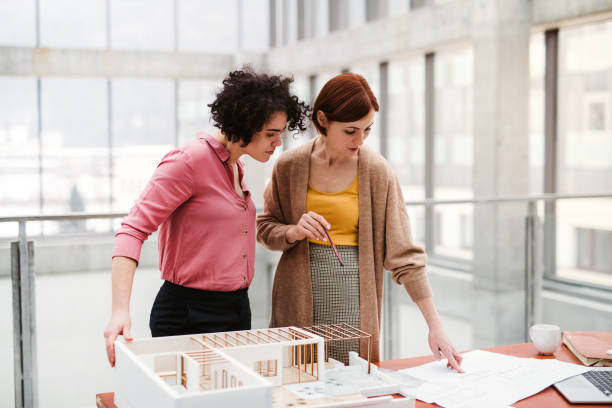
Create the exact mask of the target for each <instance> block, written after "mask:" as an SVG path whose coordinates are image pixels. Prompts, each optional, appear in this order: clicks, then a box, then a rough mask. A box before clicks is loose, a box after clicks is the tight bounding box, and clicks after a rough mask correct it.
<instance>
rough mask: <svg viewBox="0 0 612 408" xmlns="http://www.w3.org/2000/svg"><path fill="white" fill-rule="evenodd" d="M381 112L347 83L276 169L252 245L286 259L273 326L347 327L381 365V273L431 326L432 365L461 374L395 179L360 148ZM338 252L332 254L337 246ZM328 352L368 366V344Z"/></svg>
mask: <svg viewBox="0 0 612 408" xmlns="http://www.w3.org/2000/svg"><path fill="white" fill-rule="evenodd" d="M378 109H379V107H378V102H377V100H376V97H375V96H374V94H373V93H372V90H371V89H370V86H369V85H368V83H367V82H366V80H365V79H364V78H363V77H362V76H361V75H357V74H354V73H344V74H341V75H338V76H336V77H334V78H332V79H331V80H329V81H328V82H327V83H326V84H325V86H323V89H321V92H320V93H319V95H318V96H317V98H316V100H315V103H314V106H313V112H312V122H313V123H314V126H315V128H316V130H317V132H318V137H316V138H315V139H313V140H312V141H310V142H308V143H306V144H304V145H302V146H300V147H298V148H295V149H292V150H290V151H288V152H286V153H284V154H283V155H282V156H281V157H280V158H279V159H278V160H277V162H276V164H275V166H274V171H273V174H272V180H271V181H270V183H269V185H268V186H267V188H266V191H265V193H264V200H265V201H264V212H263V214H261V215H259V216H258V217H257V239H258V241H259V242H260V243H262V244H263V245H264V246H266V247H267V248H269V249H272V250H281V251H283V254H282V256H281V258H280V261H279V263H278V266H277V269H276V274H275V277H274V288H273V292H272V317H271V322H270V325H271V326H272V327H280V326H290V325H295V326H311V325H325V324H336V323H347V324H349V325H351V326H353V327H357V328H360V329H361V330H363V331H365V332H367V333H370V334H371V335H372V343H373V344H372V346H373V347H372V350H371V357H372V360H373V361H377V360H378V359H379V349H380V341H379V339H380V325H381V312H382V291H383V269H386V270H388V271H391V273H392V278H393V280H394V281H395V282H396V283H398V284H401V285H403V286H404V287H405V288H406V290H407V292H408V294H409V295H410V297H411V298H412V300H413V301H414V302H415V303H416V304H417V305H418V307H419V309H420V310H421V313H422V314H423V317H424V318H425V320H426V321H427V324H428V326H429V339H428V340H429V346H430V347H431V349H432V351H433V353H434V355H435V356H436V358H441V355H443V356H444V357H446V358H447V359H448V366H449V367H452V368H454V369H455V370H457V371H461V368H460V363H461V356H460V355H459V354H458V353H457V352H456V350H455V348H454V347H453V345H452V343H451V342H450V340H449V339H448V337H447V335H446V333H445V331H444V328H443V326H442V323H441V320H440V317H439V315H438V313H437V311H436V308H435V306H434V303H433V299H432V294H431V288H430V286H429V282H428V280H427V275H426V273H425V263H426V255H425V252H424V251H423V249H422V248H420V247H418V246H417V245H415V244H414V240H413V237H412V233H411V230H410V221H409V219H408V214H407V212H406V207H405V205H404V199H403V197H402V193H401V189H400V185H399V182H398V180H397V177H396V176H395V175H394V174H393V171H392V170H391V167H390V166H389V164H388V163H387V162H386V161H385V159H384V158H383V157H382V156H380V155H378V154H377V153H375V152H374V151H373V150H371V149H369V148H368V147H367V146H364V145H363V143H364V141H365V140H366V138H367V137H368V135H369V133H370V129H371V128H372V125H373V123H374V116H375V113H376V112H377V111H378ZM334 244H335V245H334ZM337 343H338V342H336V343H333V342H332V343H330V350H329V353H330V354H329V355H330V356H331V357H333V358H335V359H338V360H341V361H344V362H346V361H347V359H348V357H347V353H348V351H353V350H354V351H359V352H360V354H361V355H362V356H367V355H368V354H369V353H370V350H368V349H367V342H366V341H363V340H362V341H361V344H359V343H358V342H357V341H356V340H354V341H350V342H344V343H342V344H337Z"/></svg>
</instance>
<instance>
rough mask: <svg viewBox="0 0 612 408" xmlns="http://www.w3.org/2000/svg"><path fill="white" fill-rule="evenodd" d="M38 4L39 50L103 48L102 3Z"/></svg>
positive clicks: (53, 0) (57, 0) (58, 0)
mask: <svg viewBox="0 0 612 408" xmlns="http://www.w3.org/2000/svg"><path fill="white" fill-rule="evenodd" d="M39 5H40V42H41V45H42V46H43V47H60V48H106V1H105V0H88V1H80V0H45V1H41V2H39ZM134 20H136V19H134Z"/></svg>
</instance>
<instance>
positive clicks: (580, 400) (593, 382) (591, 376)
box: [554, 367, 612, 404]
mask: <svg viewBox="0 0 612 408" xmlns="http://www.w3.org/2000/svg"><path fill="white" fill-rule="evenodd" d="M554 386H555V388H556V389H557V390H558V391H559V392H560V393H561V394H563V396H564V397H565V399H566V400H567V401H568V402H569V403H570V404H612V367H595V368H593V369H592V370H591V371H587V372H586V373H584V374H580V375H576V376H574V377H570V378H568V379H566V380H563V381H560V382H558V383H556V384H554Z"/></svg>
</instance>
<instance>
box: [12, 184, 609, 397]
mask: <svg viewBox="0 0 612 408" xmlns="http://www.w3.org/2000/svg"><path fill="white" fill-rule="evenodd" d="M601 198H612V193H609V194H608V193H598V194H541V195H516V196H504V197H476V198H469V199H450V200H434V199H429V200H422V201H408V202H406V205H407V206H410V207H413V206H421V207H424V208H433V207H434V206H441V205H455V204H472V205H477V204H493V205H495V204H503V203H510V202H518V203H525V204H526V205H527V211H526V215H525V230H524V231H525V236H524V243H525V254H524V257H525V258H524V272H525V276H524V278H525V286H524V290H525V316H524V317H525V331H527V328H528V327H529V326H530V325H531V324H533V322H534V316H535V310H536V308H537V304H538V301H539V299H538V294H539V286H540V285H541V282H542V280H543V276H542V271H541V270H540V269H539V268H537V266H536V262H535V259H536V256H537V255H538V251H539V250H540V249H539V247H538V239H539V238H538V234H539V232H538V231H539V228H538V225H539V223H540V220H539V217H538V214H537V203H539V202H545V203H550V202H553V203H556V202H557V201H559V200H568V199H601ZM125 215H126V213H124V212H113V213H73V214H57V215H28V216H10V217H0V223H10V222H16V223H18V225H19V232H18V236H17V241H14V242H11V251H10V256H11V281H12V296H13V327H14V343H13V345H14V358H15V359H14V361H15V366H14V376H15V406H16V407H17V408H22V407H26V408H31V407H36V406H37V399H36V394H37V389H36V386H37V375H36V371H37V370H36V347H35V344H36V341H35V340H36V324H35V315H34V313H35V273H34V267H33V266H34V264H35V262H34V260H35V248H34V243H33V242H32V241H28V234H27V223H28V222H34V221H72V220H85V219H115V218H121V217H124V216H125ZM385 280H386V284H389V283H390V274H385ZM393 304H394V300H393V298H392V291H391V290H386V291H385V297H384V301H383V309H384V313H385V316H384V319H385V324H384V332H383V341H384V349H385V357H386V358H389V357H390V356H391V355H392V349H393V345H392V343H391V342H392V339H393V327H392V325H391V324H390V322H392V321H393V314H394V308H393V307H391V305H393Z"/></svg>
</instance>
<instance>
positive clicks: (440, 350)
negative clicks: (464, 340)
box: [427, 326, 463, 373]
mask: <svg viewBox="0 0 612 408" xmlns="http://www.w3.org/2000/svg"><path fill="white" fill-rule="evenodd" d="M427 341H428V343H429V347H430V348H431V351H433V354H434V357H435V358H436V360H440V359H441V358H442V356H444V357H446V359H447V360H448V363H447V364H446V366H447V367H448V368H452V369H454V370H456V371H457V372H459V373H462V372H463V370H462V369H461V360H463V357H462V356H461V354H459V353H457V350H455V347H454V346H453V344H452V343H451V342H450V340H449V339H448V336H447V335H446V333H445V332H444V329H443V328H442V326H434V327H430V329H429V337H428V339H427Z"/></svg>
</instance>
